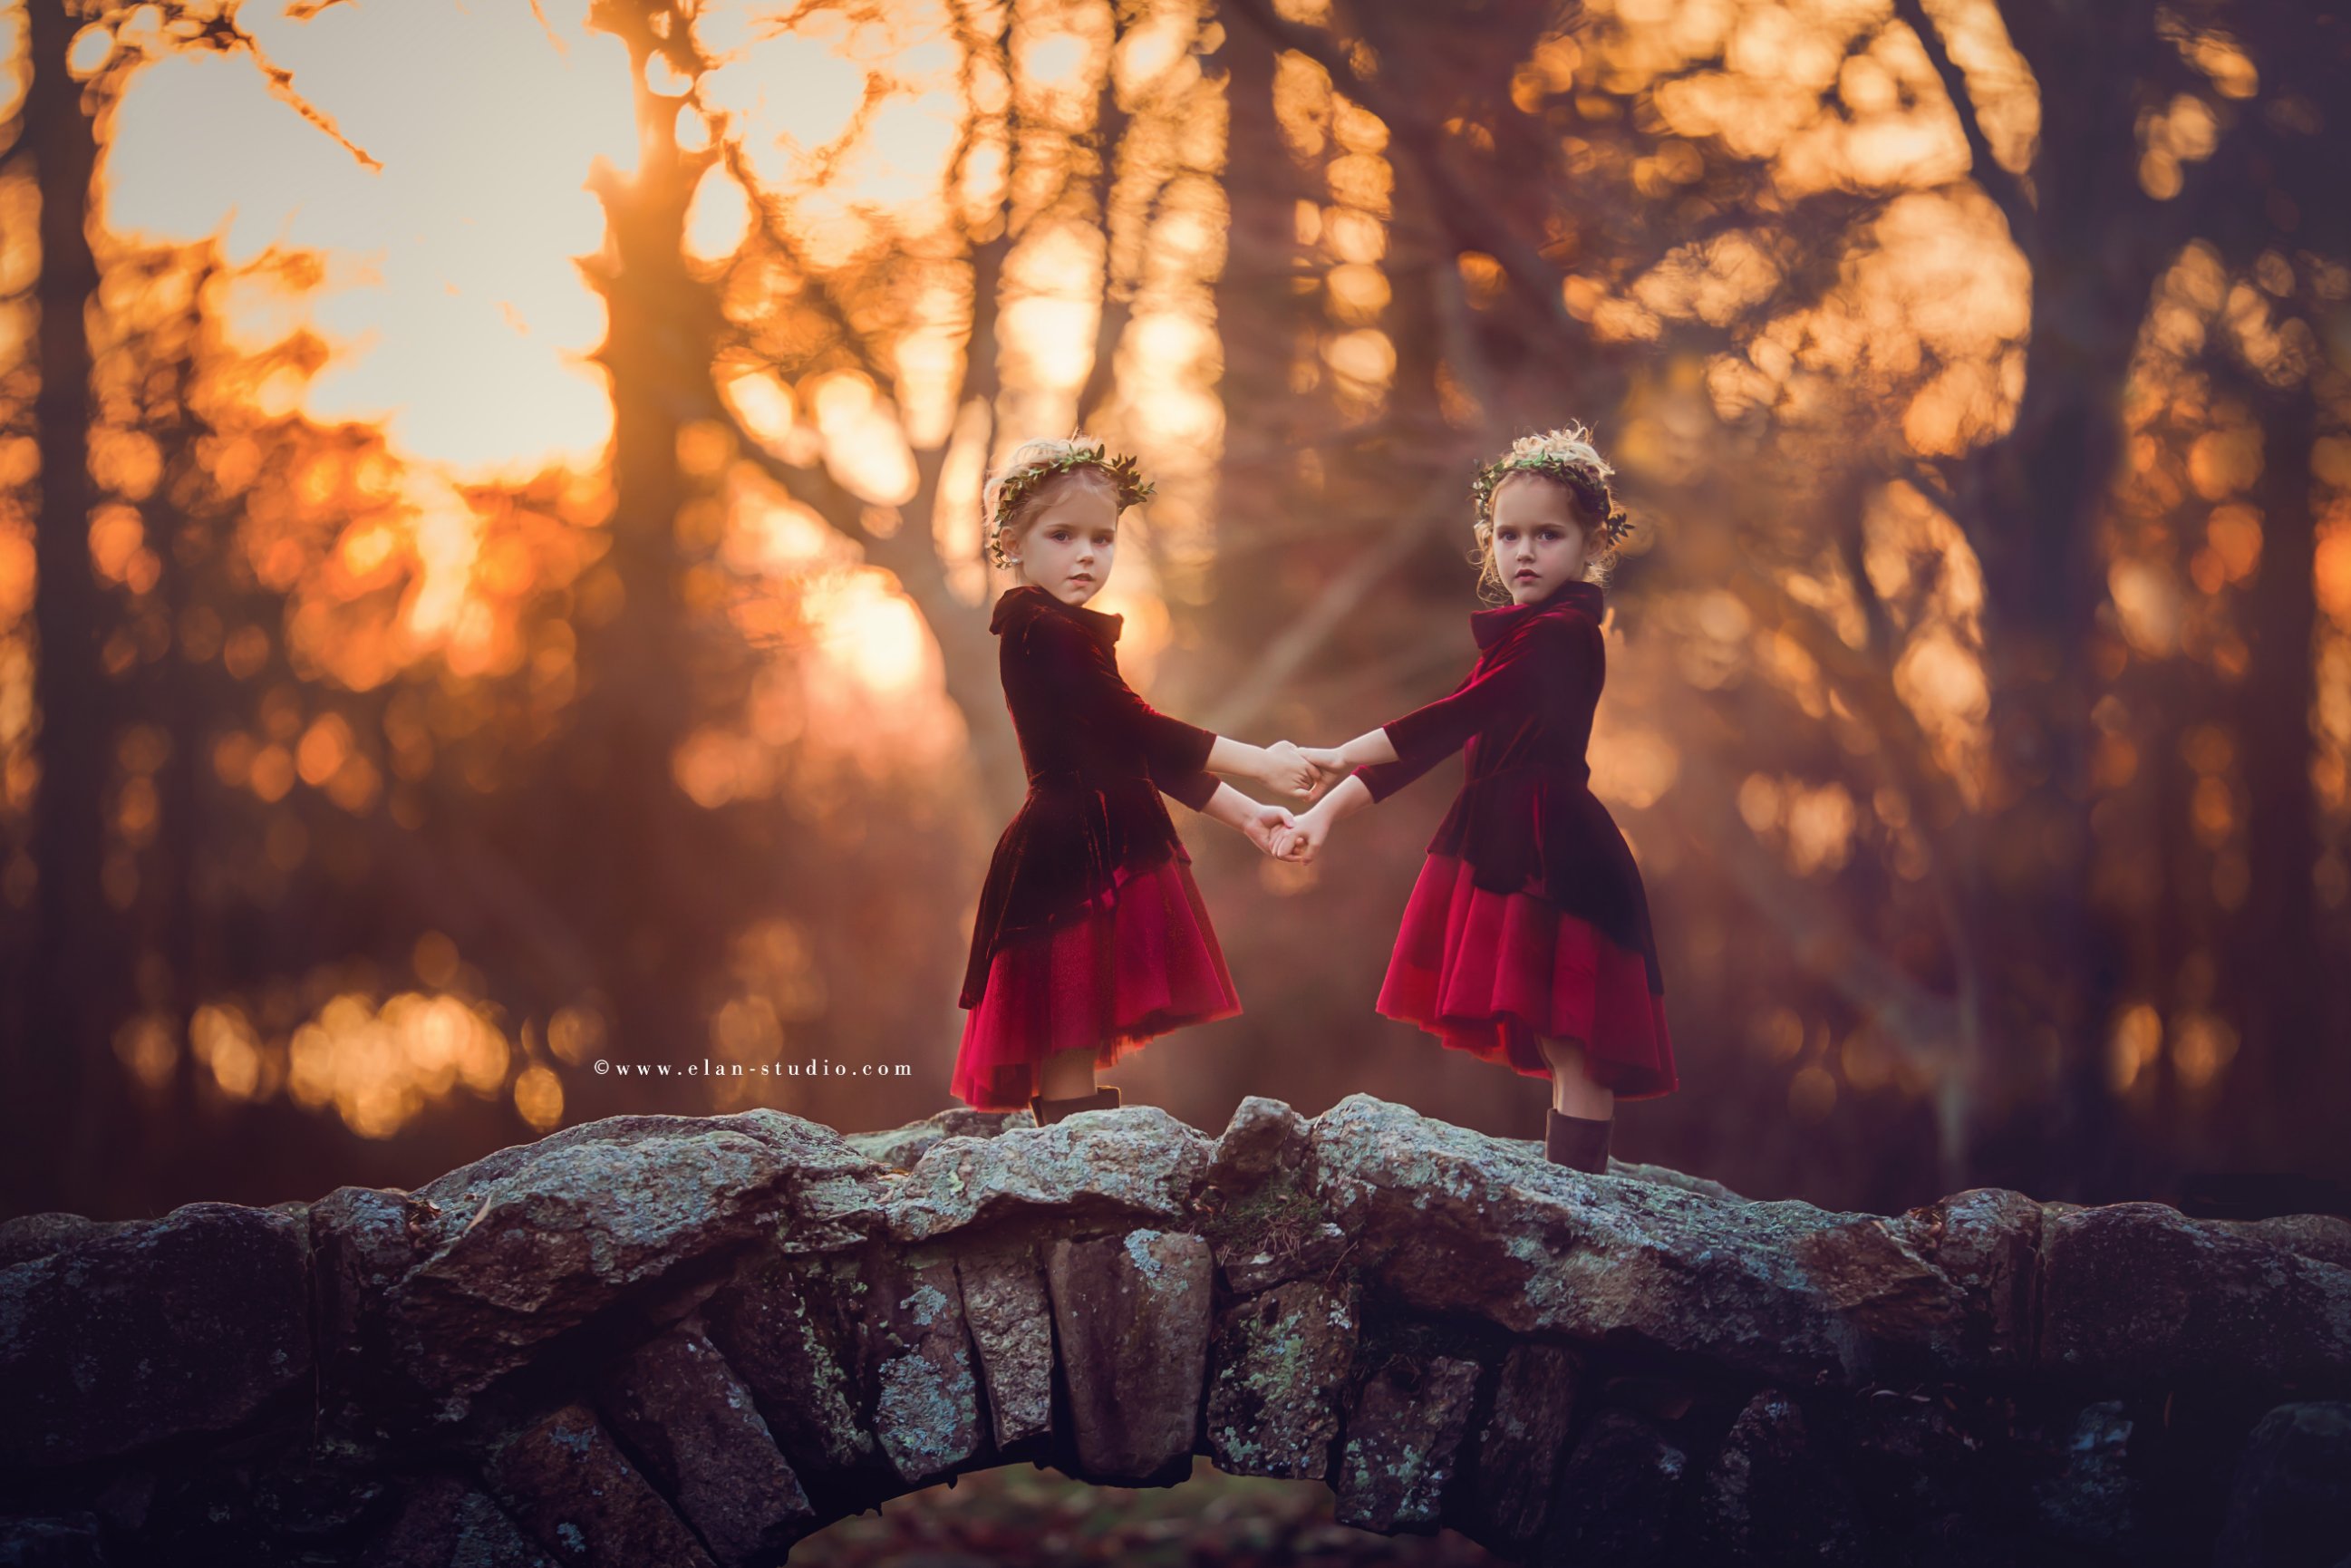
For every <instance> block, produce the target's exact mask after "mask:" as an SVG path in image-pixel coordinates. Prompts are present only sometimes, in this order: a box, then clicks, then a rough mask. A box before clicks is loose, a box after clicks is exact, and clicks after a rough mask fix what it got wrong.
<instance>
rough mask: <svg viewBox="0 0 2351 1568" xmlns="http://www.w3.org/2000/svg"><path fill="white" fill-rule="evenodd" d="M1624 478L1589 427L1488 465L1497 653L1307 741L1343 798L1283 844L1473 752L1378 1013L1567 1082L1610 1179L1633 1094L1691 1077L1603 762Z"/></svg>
mask: <svg viewBox="0 0 2351 1568" xmlns="http://www.w3.org/2000/svg"><path fill="white" fill-rule="evenodd" d="M1613 472H1614V470H1613V469H1612V468H1611V467H1610V466H1609V465H1608V463H1607V462H1606V460H1605V459H1604V458H1603V457H1602V456H1601V455H1600V453H1599V452H1598V450H1597V449H1596V448H1594V447H1593V444H1592V440H1591V437H1590V435H1589V434H1588V433H1587V432H1586V431H1585V430H1584V429H1583V426H1581V425H1569V426H1567V427H1566V428H1564V429H1561V430H1552V431H1546V432H1544V433H1543V434H1541V435H1531V436H1527V437H1524V438H1522V439H1521V440H1520V441H1519V442H1517V443H1516V444H1514V445H1512V446H1511V448H1510V451H1509V452H1508V453H1506V454H1504V455H1502V456H1501V457H1500V458H1499V459H1497V460H1496V461H1494V462H1492V463H1490V464H1488V465H1486V466H1485V467H1484V468H1482V469H1480V470H1479V474H1478V477H1477V480H1476V482H1475V484H1474V485H1473V486H1472V489H1471V494H1472V497H1473V498H1474V499H1475V501H1476V504H1477V517H1476V522H1475V525H1474V526H1475V533H1476V538H1477V541H1478V548H1477V552H1476V554H1475V555H1474V556H1473V558H1472V559H1475V560H1476V561H1477V562H1478V565H1479V587H1480V589H1481V591H1485V592H1486V593H1487V594H1488V595H1489V597H1490V596H1491V595H1492V594H1493V593H1494V591H1499V593H1501V594H1503V595H1507V596H1508V599H1509V602H1508V603H1507V604H1504V605H1500V606H1499V607H1496V608H1492V609H1487V610H1481V611H1479V612H1475V613H1473V614H1472V615H1471V616H1470V618H1469V622H1470V628H1471V630H1472V631H1473V632H1475V633H1476V636H1477V641H1478V647H1479V655H1478V661H1477V663H1476V664H1474V665H1473V666H1471V668H1470V671H1469V674H1468V676H1467V677H1466V678H1465V679H1464V680H1463V681H1462V683H1461V684H1460V685H1458V686H1457V687H1455V688H1454V690H1453V692H1452V694H1451V695H1447V696H1444V697H1440V698H1438V699H1437V701H1435V702H1432V703H1430V704H1428V705H1427V706H1425V707H1421V708H1416V709H1415V710H1414V711H1413V712H1411V713H1408V714H1406V715H1405V716H1403V717H1402V718H1398V719H1395V720H1393V721H1391V722H1390V723H1388V724H1386V725H1384V726H1382V727H1380V728H1378V729H1374V730H1372V731H1370V732H1369V733H1368V734H1364V735H1360V736H1357V737H1355V738H1354V739H1353V740H1351V741H1348V742H1347V743H1346V744H1345V745H1343V746H1339V747H1330V748H1328V749H1321V748H1316V747H1307V748H1306V752H1305V755H1306V758H1307V760H1308V761H1310V762H1311V763H1312V764H1314V766H1315V768H1316V769H1317V771H1318V775H1319V776H1320V779H1321V780H1322V785H1323V786H1324V787H1326V788H1327V792H1326V793H1322V796H1321V798H1320V799H1319V800H1317V801H1316V803H1315V804H1314V805H1313V806H1312V807H1311V809H1310V810H1305V811H1302V812H1301V813H1299V815H1298V818H1297V823H1296V826H1295V827H1294V828H1291V829H1289V830H1285V831H1280V832H1277V833H1276V835H1275V842H1274V852H1275V853H1276V854H1279V855H1282V856H1285V857H1286V858H1290V859H1299V860H1304V859H1310V858H1311V857H1312V855H1313V854H1314V852H1316V851H1317V850H1318V849H1320V848H1321V846H1322V842H1323V841H1324V839H1325V838H1326V836H1327V835H1328V834H1329V832H1330V830H1331V825H1332V823H1333V822H1335V821H1338V820H1339V819H1341V818H1343V817H1345V816H1348V815H1350V814H1352V813H1353V812H1355V811H1358V810H1362V809H1363V808H1364V807H1366V806H1369V805H1373V804H1375V803H1376V802H1378V801H1381V800H1385V799H1387V797H1389V796H1390V795H1393V794H1395V792H1396V791H1397V790H1398V789H1402V788H1404V786H1405V785H1406V784H1409V783H1411V782H1412V781H1413V780H1414V779H1417V778H1419V777H1420V776H1421V775H1422V774H1423V773H1426V772H1427V771H1428V769H1429V768H1432V767H1434V766H1436V764H1437V762H1439V761H1440V760H1442V759H1443V758H1447V757H1449V756H1451V755H1452V754H1453V753H1454V752H1455V751H1458V750H1460V749H1461V748H1462V747H1464V746H1467V747H1468V778H1467V779H1466V781H1465V782H1464V783H1463V785H1462V788H1461V792H1460V794H1459V795H1458V797H1457V798H1456V799H1455V800H1454V802H1453V808H1452V810H1449V811H1448V812H1447V813H1446V816H1445V820H1444V821H1443V822H1442V823H1441V824H1440V825H1439V826H1438V828H1437V834H1436V837H1435V838H1434V839H1432V840H1431V841H1430V842H1429V846H1428V858H1427V860H1426V862H1424V863H1423V865H1422V867H1421V871H1420V877H1419V880H1418V881H1417V882H1416V883H1415V884H1414V886H1413V890H1412V895H1411V897H1410V898H1409V899H1408V900H1407V901H1406V903H1405V912H1404V920H1403V923H1402V925H1401V926H1400V928H1399V929H1398V930H1397V932H1396V939H1395V952H1394V953H1393V955H1392V956H1390V958H1389V961H1388V971H1387V977H1386V979H1385V981H1384V983H1383V984H1382V985H1381V988H1380V995H1379V1001H1378V1004H1377V1006H1378V1009H1379V1011H1380V1012H1382V1013H1383V1014H1384V1015H1386V1016H1387V1017H1389V1018H1394V1019H1402V1020H1405V1021H1406V1022H1410V1023H1414V1024H1417V1025H1419V1026H1420V1027H1421V1028H1422V1029H1423V1030H1426V1031H1428V1032H1429V1033H1431V1034H1433V1035H1435V1036H1436V1037H1437V1039H1438V1040H1440V1041H1442V1042H1443V1043H1444V1044H1445V1045H1446V1046H1447V1047H1449V1048H1451V1049H1454V1050H1457V1051H1468V1052H1469V1053H1470V1054H1471V1055H1474V1056H1476V1057H1478V1058H1479V1059H1480V1060H1482V1061H1494V1062H1499V1063H1502V1064H1504V1065H1506V1066H1508V1067H1510V1068H1511V1069H1513V1070H1514V1071H1518V1072H1520V1073H1522V1074H1524V1075H1526V1076H1528V1077H1531V1078H1544V1077H1547V1078H1549V1079H1551V1081H1552V1108H1551V1113H1550V1117H1549V1119H1548V1122H1547V1124H1546V1129H1545V1136H1544V1148H1545V1152H1546V1153H1547V1154H1548V1155H1549V1156H1550V1157H1551V1158H1552V1159H1553V1160H1555V1161H1558V1162H1560V1163H1562V1164H1564V1165H1569V1166H1574V1167H1575V1168H1577V1169H1579V1170H1584V1171H1590V1172H1594V1173H1605V1172H1606V1170H1607V1168H1608V1139H1609V1132H1610V1129H1611V1128H1612V1126H1613V1125H1614V1113H1615V1102H1616V1101H1618V1100H1620V1099H1623V1100H1642V1099H1648V1098H1651V1097H1654V1096H1656V1095H1661V1094H1666V1093H1668V1092H1671V1091H1673V1090H1674V1089H1675V1088H1677V1086H1678V1080H1677V1076H1676V1074H1675V1071H1674V1053H1673V1042H1672V1040H1671V1039H1670V1038H1669V1037H1668V1035H1667V1030H1666V1009H1665V981H1664V977H1663V976H1662V975H1661V973H1660V972H1659V970H1658V967H1657V951H1656V942H1655V941H1654V940H1653V939H1652V937H1651V936H1650V931H1649V907H1648V900H1647V896H1646V894H1645V892H1644V891H1643V889H1642V885H1641V875H1640V872H1639V870H1638V868H1637V867H1636V866H1635V863H1634V861H1633V854H1632V851H1631V849H1630V848H1629V847H1628V846H1627V845H1626V844H1625V837H1624V835H1623V834H1622V833H1621V832H1619V831H1617V828H1616V824H1615V822H1614V821H1613V820H1612V819H1611V818H1610V817H1609V815H1608V812H1607V810H1606V808H1604V807H1603V806H1602V805H1601V803H1600V801H1599V800H1598V799H1597V798H1595V797H1594V796H1593V793H1592V789H1591V787H1590V779H1591V776H1592V772H1591V768H1589V766H1587V764H1586V762H1585V759H1584V752H1585V748H1586V747H1587V746H1588V745H1589V744H1590V741H1591V737H1592V716H1593V708H1594V706H1596V705H1597V704H1598V702H1599V700H1600V688H1601V685H1602V683H1603V682H1604V679H1605V677H1606V673H1607V659H1606V646H1607V645H1606V643H1605V642H1604V640H1603V638H1602V636H1601V632H1600V619H1601V614H1602V611H1603V607H1604V601H1603V595H1602V586H1601V585H1602V584H1603V583H1604V581H1605V580H1606V578H1607V575H1608V571H1609V570H1610V568H1611V567H1612V566H1613V565H1614V559H1615V548H1616V545H1617V543H1618V541H1619V540H1621V539H1622V538H1623V537H1624V536H1625V534H1626V533H1627V532H1629V531H1630V528H1631V525H1630V524H1629V523H1628V522H1627V521H1626V519H1625V513H1624V511H1623V509H1622V508H1621V507H1618V506H1617V504H1616V497H1615V495H1614V492H1613V491H1612V490H1611V489H1610V487H1609V484H1608V480H1609V476H1610V475H1611V474H1612V473H1613ZM1334 780H1335V781H1337V782H1336V783H1335V787H1329V786H1331V785H1332V781H1334Z"/></svg>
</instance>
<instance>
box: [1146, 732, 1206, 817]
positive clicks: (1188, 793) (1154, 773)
mask: <svg viewBox="0 0 2351 1568" xmlns="http://www.w3.org/2000/svg"><path fill="white" fill-rule="evenodd" d="M1211 744H1213V741H1212V742H1211ZM1151 781H1152V782H1153V783H1154V784H1156V785H1158V786H1159V789H1160V792H1161V793H1163V794H1165V795H1169V796H1172V797H1174V798H1175V800H1181V801H1183V802H1184V804H1186V806H1189V807H1191V808H1192V810H1195V811H1205V810H1207V809H1208V800H1209V798H1210V797H1211V796H1213V795H1215V794H1216V792H1217V786H1218V785H1219V784H1221V783H1223V782H1224V780H1223V779H1218V778H1217V776H1216V775H1215V774H1213V773H1211V772H1209V771H1208V770H1207V768H1192V769H1189V770H1188V771H1186V770H1178V771H1176V772H1173V773H1163V772H1161V771H1160V770H1159V768H1157V767H1156V766H1154V767H1153V768H1152V769H1151Z"/></svg>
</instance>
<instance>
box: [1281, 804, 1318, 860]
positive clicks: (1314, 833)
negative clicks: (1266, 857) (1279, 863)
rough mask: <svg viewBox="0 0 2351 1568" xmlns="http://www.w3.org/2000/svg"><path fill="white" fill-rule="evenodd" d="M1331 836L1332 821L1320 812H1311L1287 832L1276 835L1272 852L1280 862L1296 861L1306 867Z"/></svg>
mask: <svg viewBox="0 0 2351 1568" xmlns="http://www.w3.org/2000/svg"><path fill="white" fill-rule="evenodd" d="M1330 836H1331V819H1330V818H1328V817H1326V816H1324V815H1323V814H1322V812H1320V811H1309V812H1307V813H1306V814H1305V815H1304V816H1302V817H1300V818H1299V819H1298V820H1297V821H1296V822H1295V824H1294V825H1292V826H1291V827H1290V829H1289V830H1288V831H1285V832H1278V833H1276V834H1274V836H1273V848H1272V850H1271V851H1270V853H1272V854H1273V855H1274V857H1275V858H1277V859H1279V860H1286V861H1296V862H1298V863H1299V864H1301V865H1304V864H1306V863H1307V862H1310V861H1311V860H1312V859H1313V858H1314V854H1315V852H1316V851H1318V850H1320V849H1321V848H1322V841H1323V840H1324V839H1326V838H1328V837H1330Z"/></svg>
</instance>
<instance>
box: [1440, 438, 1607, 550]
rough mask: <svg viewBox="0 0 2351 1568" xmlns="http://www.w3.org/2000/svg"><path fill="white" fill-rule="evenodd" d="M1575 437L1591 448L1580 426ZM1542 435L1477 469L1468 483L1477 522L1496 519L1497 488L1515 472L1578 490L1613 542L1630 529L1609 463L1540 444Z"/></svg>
mask: <svg viewBox="0 0 2351 1568" xmlns="http://www.w3.org/2000/svg"><path fill="white" fill-rule="evenodd" d="M1572 438H1573V440H1574V442H1575V444H1578V445H1583V446H1585V449H1586V452H1588V451H1589V450H1590V448H1589V445H1588V444H1586V443H1585V442H1584V441H1583V430H1582V428H1581V427H1577V428H1576V429H1575V430H1573V432H1572ZM1542 439H1543V438H1540V437H1538V438H1534V439H1532V440H1528V441H1521V442H1520V443H1519V444H1517V445H1516V446H1514V447H1513V448H1511V450H1510V452H1509V453H1507V454H1505V455H1503V456H1501V457H1499V458H1497V459H1496V460H1495V461H1493V462H1491V463H1489V464H1487V465H1485V466H1484V467H1483V468H1480V469H1479V470H1478V476H1477V478H1475V479H1474V480H1472V481H1470V485H1469V495H1470V497H1471V498H1472V499H1473V500H1475V501H1476V502H1477V504H1478V522H1479V524H1480V525H1490V524H1491V523H1492V522H1493V520H1494V491H1495V489H1496V487H1497V486H1499V485H1500V484H1501V482H1502V481H1503V480H1505V479H1507V478H1509V477H1510V476H1511V475H1513V474H1541V475H1543V476H1546V477H1548V478H1552V479H1556V480H1558V481H1559V482H1560V483H1561V484H1562V485H1565V486H1567V487H1568V488H1569V489H1570V490H1573V492H1575V498H1576V500H1577V501H1579V502H1581V503H1582V504H1583V508H1584V510H1585V511H1587V512H1590V513H1592V514H1593V516H1595V517H1598V518H1599V519H1600V526H1601V528H1602V530H1603V531H1604V533H1605V534H1606V535H1607V538H1608V542H1609V543H1610V544H1611V545H1614V544H1615V543H1616V542H1617V541H1619V540H1620V539H1622V538H1624V537H1625V535H1626V534H1629V533H1631V532H1632V531H1633V520H1632V519H1631V518H1630V517H1626V516H1625V508H1624V507H1621V506H1619V505H1617V503H1616V497H1614V495H1613V494H1611V493H1610V491H1609V488H1608V474H1609V472H1610V470H1609V468H1608V465H1606V464H1605V463H1603V462H1600V461H1598V460H1597V459H1596V458H1595V457H1593V456H1588V455H1584V454H1583V453H1569V452H1560V451H1555V450H1552V449H1550V448H1549V447H1547V446H1545V445H1541V444H1537V443H1538V442H1539V441H1541V440H1542ZM1481 537H1482V536H1481Z"/></svg>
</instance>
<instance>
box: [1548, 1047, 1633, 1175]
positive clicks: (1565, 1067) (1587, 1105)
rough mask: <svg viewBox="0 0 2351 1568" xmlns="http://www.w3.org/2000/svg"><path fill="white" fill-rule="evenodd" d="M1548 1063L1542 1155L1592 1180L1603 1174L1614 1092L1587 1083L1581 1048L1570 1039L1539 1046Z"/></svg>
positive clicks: (1588, 1073)
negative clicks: (1548, 1093) (1548, 1111)
mask: <svg viewBox="0 0 2351 1568" xmlns="http://www.w3.org/2000/svg"><path fill="white" fill-rule="evenodd" d="M1541 1044H1542V1053H1543V1060H1544V1061H1548V1062H1550V1063H1551V1086H1552V1087H1551V1114H1550V1115H1549V1116H1547V1117H1545V1118H1544V1119H1543V1155H1544V1157H1545V1158H1547V1159H1549V1160H1551V1161H1552V1162H1553V1163H1554V1164H1558V1165H1562V1166H1572V1167H1573V1168H1574V1169H1576V1170H1580V1171H1585V1172H1588V1173H1590V1174H1592V1175H1593V1176H1606V1175H1607V1174H1608V1134H1609V1133H1610V1131H1611V1130H1612V1129H1613V1128H1614V1125H1615V1116H1616V1092H1615V1091H1614V1090H1613V1089H1606V1088H1603V1087H1602V1086H1601V1085H1599V1084H1597V1083H1594V1082H1593V1081H1592V1073H1591V1070H1590V1068H1589V1066H1588V1065H1587V1064H1586V1062H1585V1061H1584V1058H1583V1046H1582V1045H1581V1044H1579V1043H1578V1042H1577V1041H1574V1040H1549V1039H1546V1040H1543V1041H1542V1042H1541Z"/></svg>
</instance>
